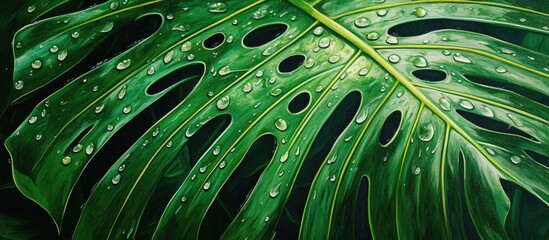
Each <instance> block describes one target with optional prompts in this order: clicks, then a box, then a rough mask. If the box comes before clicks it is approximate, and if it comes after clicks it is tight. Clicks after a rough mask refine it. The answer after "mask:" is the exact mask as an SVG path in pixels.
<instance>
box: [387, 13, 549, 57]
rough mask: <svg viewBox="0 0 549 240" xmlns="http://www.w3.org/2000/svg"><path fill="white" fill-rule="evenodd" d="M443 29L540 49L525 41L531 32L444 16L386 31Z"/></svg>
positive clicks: (419, 32) (398, 34) (404, 32)
mask: <svg viewBox="0 0 549 240" xmlns="http://www.w3.org/2000/svg"><path fill="white" fill-rule="evenodd" d="M443 29H454V30H461V31H468V32H475V33H480V34H484V35H488V36H491V37H494V38H497V39H499V40H502V41H505V42H509V43H512V44H515V45H518V46H523V47H526V48H528V49H530V50H534V51H540V50H541V49H540V46H537V45H535V44H530V43H529V42H528V41H525V40H528V38H530V37H531V32H529V31H527V30H522V29H519V28H515V27H511V26H504V25H502V24H500V23H498V24H491V23H484V22H475V21H463V20H453V19H444V18H438V19H425V20H419V21H413V22H406V23H402V24H399V25H396V26H394V27H392V28H390V29H389V30H388V33H389V35H391V36H395V37H412V36H419V35H423V34H426V33H429V32H432V31H436V30H443ZM538 35H539V36H536V38H538V39H537V40H539V41H543V40H546V41H547V38H548V37H547V36H543V35H541V34H538Z"/></svg>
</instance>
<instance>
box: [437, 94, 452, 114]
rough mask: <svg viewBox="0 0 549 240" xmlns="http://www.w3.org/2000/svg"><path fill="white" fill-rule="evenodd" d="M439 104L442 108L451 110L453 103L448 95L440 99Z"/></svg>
mask: <svg viewBox="0 0 549 240" xmlns="http://www.w3.org/2000/svg"><path fill="white" fill-rule="evenodd" d="M438 104H439V106H440V108H441V109H442V110H445V111H450V109H451V106H452V104H451V103H450V100H449V99H448V98H446V97H441V98H440V99H438Z"/></svg>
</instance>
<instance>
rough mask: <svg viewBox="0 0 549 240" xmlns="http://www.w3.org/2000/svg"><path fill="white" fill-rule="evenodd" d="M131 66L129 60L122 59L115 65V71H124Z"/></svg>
mask: <svg viewBox="0 0 549 240" xmlns="http://www.w3.org/2000/svg"><path fill="white" fill-rule="evenodd" d="M131 64H132V60H131V59H124V60H122V61H121V62H119V63H118V64H117V65H116V69H118V70H124V69H126V68H128V67H130V65H131Z"/></svg>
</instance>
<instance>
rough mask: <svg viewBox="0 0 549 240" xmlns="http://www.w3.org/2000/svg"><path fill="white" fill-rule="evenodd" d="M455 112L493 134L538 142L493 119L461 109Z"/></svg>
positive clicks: (530, 136)
mask: <svg viewBox="0 0 549 240" xmlns="http://www.w3.org/2000/svg"><path fill="white" fill-rule="evenodd" d="M456 112H457V113H458V114H459V115H461V116H462V117H463V118H465V119H467V121H469V122H471V123H473V124H475V125H477V126H479V127H481V128H484V129H488V130H491V131H495V132H500V133H507V134H513V135H517V136H521V137H524V138H527V139H530V140H532V141H536V142H539V140H538V139H537V138H535V137H533V136H532V135H530V134H528V133H525V132H523V131H521V130H520V129H517V128H515V127H513V126H511V125H509V124H507V123H504V122H500V121H497V120H495V119H492V118H489V117H485V116H482V115H479V114H476V113H472V112H467V111H463V110H461V109H457V110H456Z"/></svg>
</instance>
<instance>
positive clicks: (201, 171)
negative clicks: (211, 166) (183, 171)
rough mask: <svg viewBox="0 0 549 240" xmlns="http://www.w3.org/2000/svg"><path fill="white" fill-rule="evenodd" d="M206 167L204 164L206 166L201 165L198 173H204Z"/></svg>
mask: <svg viewBox="0 0 549 240" xmlns="http://www.w3.org/2000/svg"><path fill="white" fill-rule="evenodd" d="M207 169H208V166H207V165H206V166H203V167H201V168H199V169H198V171H199V172H200V173H205V172H206V170H207Z"/></svg>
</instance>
